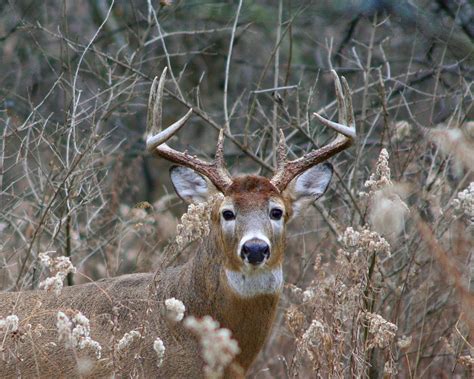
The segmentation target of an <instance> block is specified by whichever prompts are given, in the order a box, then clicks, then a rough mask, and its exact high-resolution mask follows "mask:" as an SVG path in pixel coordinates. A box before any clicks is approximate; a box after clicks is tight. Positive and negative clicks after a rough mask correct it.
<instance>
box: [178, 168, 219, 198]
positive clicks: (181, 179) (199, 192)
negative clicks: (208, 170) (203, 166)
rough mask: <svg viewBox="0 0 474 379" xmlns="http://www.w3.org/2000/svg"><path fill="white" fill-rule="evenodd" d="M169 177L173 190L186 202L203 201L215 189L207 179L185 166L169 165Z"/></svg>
mask: <svg viewBox="0 0 474 379" xmlns="http://www.w3.org/2000/svg"><path fill="white" fill-rule="evenodd" d="M170 177H171V182H172V183H173V186H174V190H175V191H176V193H177V194H178V196H179V197H180V198H181V199H183V200H184V201H185V202H187V203H201V202H204V201H206V200H207V198H208V197H209V196H210V195H211V194H213V193H215V192H216V191H217V189H216V187H215V186H214V185H213V184H212V183H211V182H210V181H209V180H207V179H206V178H205V177H204V176H202V175H200V174H198V173H197V172H196V171H194V170H192V169H190V168H187V167H183V166H173V167H171V168H170Z"/></svg>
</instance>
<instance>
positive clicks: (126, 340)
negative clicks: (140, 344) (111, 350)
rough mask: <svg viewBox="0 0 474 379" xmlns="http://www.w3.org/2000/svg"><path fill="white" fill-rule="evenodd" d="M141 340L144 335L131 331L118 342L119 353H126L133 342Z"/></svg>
mask: <svg viewBox="0 0 474 379" xmlns="http://www.w3.org/2000/svg"><path fill="white" fill-rule="evenodd" d="M140 338H142V335H141V333H140V332H139V331H137V330H131V331H130V332H128V333H125V334H124V335H123V337H122V338H121V339H120V341H118V343H117V347H116V349H117V351H124V350H125V349H127V348H128V347H129V346H130V345H131V344H132V343H133V341H135V340H137V339H140Z"/></svg>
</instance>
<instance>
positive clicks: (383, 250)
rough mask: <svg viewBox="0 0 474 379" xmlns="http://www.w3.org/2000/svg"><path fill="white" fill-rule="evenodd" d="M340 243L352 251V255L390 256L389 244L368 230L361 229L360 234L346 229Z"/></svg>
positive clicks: (351, 229)
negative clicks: (373, 254) (363, 253)
mask: <svg viewBox="0 0 474 379" xmlns="http://www.w3.org/2000/svg"><path fill="white" fill-rule="evenodd" d="M340 240H341V242H342V243H343V244H344V245H345V246H346V247H347V248H352V249H354V252H353V254H354V255H359V254H361V253H362V252H365V254H372V253H375V254H386V255H390V245H389V243H388V242H387V241H386V240H385V239H384V238H383V237H381V236H380V235H379V234H378V233H377V232H374V231H371V230H370V229H368V228H364V229H362V230H361V231H360V232H358V231H356V230H354V229H353V228H352V227H348V228H347V229H346V230H345V231H344V234H343V235H342V237H340Z"/></svg>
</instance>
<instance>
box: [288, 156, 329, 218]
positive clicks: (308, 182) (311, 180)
mask: <svg viewBox="0 0 474 379" xmlns="http://www.w3.org/2000/svg"><path fill="white" fill-rule="evenodd" d="M332 172H333V168H332V165H331V164H330V163H322V164H319V165H316V166H313V167H311V168H309V169H307V170H306V171H304V172H303V173H302V174H300V175H299V176H297V177H296V178H294V179H293V180H292V181H291V182H290V184H289V185H288V187H286V189H285V190H284V191H283V193H284V195H286V196H287V197H288V198H289V199H290V200H291V202H292V208H293V209H292V210H293V214H292V216H293V217H294V216H296V215H297V214H299V213H300V212H301V211H302V210H304V209H306V207H308V206H309V205H311V204H312V203H314V202H315V201H316V200H317V199H319V198H320V197H321V196H322V195H323V194H324V192H326V190H327V189H328V186H329V183H330V182H331V178H332Z"/></svg>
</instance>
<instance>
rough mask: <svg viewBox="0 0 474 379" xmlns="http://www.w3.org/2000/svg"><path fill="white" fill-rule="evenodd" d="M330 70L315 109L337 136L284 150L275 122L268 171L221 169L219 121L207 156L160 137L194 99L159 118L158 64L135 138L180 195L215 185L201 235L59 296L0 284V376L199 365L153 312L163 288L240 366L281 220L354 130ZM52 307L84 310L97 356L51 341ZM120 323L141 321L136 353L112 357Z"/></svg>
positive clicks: (312, 194)
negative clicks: (232, 348)
mask: <svg viewBox="0 0 474 379" xmlns="http://www.w3.org/2000/svg"><path fill="white" fill-rule="evenodd" d="M332 75H333V77H334V83H335V88H336V98H337V106H338V117H339V119H338V122H335V121H331V120H328V119H326V118H324V117H323V116H321V115H319V114H318V113H314V116H315V117H316V118H317V120H319V122H321V123H322V124H323V125H325V126H327V127H329V128H331V129H332V130H334V131H336V132H337V137H336V138H335V139H334V140H333V141H332V142H330V143H329V144H327V145H325V146H323V147H321V148H319V149H315V150H312V151H310V152H308V153H306V154H304V155H303V156H302V157H300V158H297V159H294V160H288V158H287V146H286V140H285V135H284V133H283V131H281V130H280V138H279V144H278V150H277V165H276V169H275V172H274V175H273V177H272V178H270V179H269V178H266V177H263V176H259V175H252V174H246V175H239V176H234V177H233V176H231V175H230V174H229V171H228V170H227V168H226V165H225V160H224V151H223V148H224V129H221V130H220V133H219V137H218V140H217V145H216V152H215V159H214V160H213V161H212V162H207V161H204V160H201V159H200V158H198V157H196V156H192V155H190V154H188V153H187V152H186V151H185V152H181V151H178V150H175V149H173V148H172V147H170V146H169V145H168V144H167V142H168V141H169V140H170V138H171V137H173V136H175V135H176V134H177V132H178V131H179V130H180V129H181V128H182V127H183V126H184V125H185V123H186V121H187V120H188V119H189V118H190V116H191V114H192V112H193V109H190V110H189V111H188V112H187V113H186V114H185V115H184V116H183V117H182V118H180V119H179V120H178V121H177V122H175V123H174V124H172V125H171V126H168V127H166V128H164V129H163V128H162V125H161V124H162V102H163V89H164V85H165V80H166V69H165V70H164V71H163V72H162V74H161V76H160V78H159V79H158V78H155V80H154V81H153V84H152V86H151V91H150V96H149V102H148V116H147V134H146V136H147V137H146V149H147V151H148V152H149V153H151V154H153V155H156V156H158V157H161V158H164V159H166V160H168V161H170V162H171V163H173V164H174V165H173V166H172V167H171V169H170V177H171V181H172V183H173V186H174V189H175V191H176V193H177V194H178V196H179V197H180V198H181V199H183V200H184V201H185V202H186V203H202V202H206V201H207V200H208V199H209V198H210V197H211V196H214V198H216V197H215V195H216V194H217V195H219V196H218V197H217V199H218V200H217V201H215V202H214V203H213V206H212V210H211V213H210V217H209V230H210V231H209V235H208V236H207V237H206V238H204V239H203V240H202V241H200V242H199V243H198V244H197V246H196V249H195V253H194V254H192V255H191V256H190V257H189V259H187V260H186V262H185V263H183V264H182V265H177V266H172V267H168V268H163V269H160V268H158V270H156V272H154V273H134V274H128V275H122V276H118V277H113V278H107V279H102V280H98V281H95V282H90V283H87V284H81V285H74V286H69V287H65V288H63V289H62V291H61V293H60V294H59V295H58V296H54V295H53V294H51V293H49V292H46V291H41V290H32V291H20V292H8V293H6V292H4V293H1V294H0V318H2V317H5V316H7V315H12V314H14V315H17V316H18V318H19V320H20V327H19V329H18V331H17V333H15V334H12V333H11V335H8V336H7V335H6V334H5V333H4V335H3V336H2V332H1V329H0V376H2V377H4V378H6V377H19V376H21V377H25V378H26V377H41V378H43V377H44V378H51V377H104V376H111V375H112V374H116V373H119V374H120V375H122V374H123V375H127V376H128V375H133V376H139V377H163V378H200V377H203V359H202V357H201V353H200V348H199V345H198V343H197V342H196V339H195V338H194V337H193V336H192V335H191V334H190V333H189V331H187V330H185V328H183V327H182V326H181V325H180V324H174V325H170V323H169V322H168V321H166V319H165V317H163V302H164V301H165V300H166V299H169V298H172V297H174V298H176V299H179V300H181V301H182V302H183V303H184V304H185V307H186V315H193V316H195V317H204V316H206V315H209V316H211V317H212V318H213V319H214V320H216V321H218V322H219V324H220V326H221V327H224V328H227V329H228V330H230V331H231V333H232V338H233V339H235V340H236V341H237V343H238V345H239V348H240V353H239V354H238V355H237V356H236V357H235V359H234V362H233V364H232V365H230V366H228V368H227V369H226V371H225V372H224V377H226V378H243V377H245V374H246V373H247V372H248V370H249V368H250V367H251V365H252V363H253V362H254V361H255V359H256V357H257V355H258V354H259V352H260V351H261V350H262V348H263V346H264V344H265V341H266V340H267V338H268V336H269V334H270V331H271V329H272V324H273V323H274V320H275V315H276V312H277V305H278V302H279V299H280V296H281V294H282V289H283V284H284V279H283V266H284V264H283V263H284V260H285V241H286V229H287V224H288V222H289V221H290V220H291V219H293V218H295V217H296V216H297V215H298V214H300V213H301V212H302V211H303V210H304V209H306V208H307V207H308V206H310V205H311V204H312V203H314V202H315V201H316V200H317V199H319V198H320V197H321V196H322V195H323V194H324V193H325V191H326V190H327V188H328V186H329V183H330V181H331V178H332V175H333V167H332V165H331V164H330V163H328V162H327V160H328V159H329V158H330V157H332V156H334V155H335V154H337V153H339V152H341V151H343V150H345V149H347V148H348V147H349V146H351V145H352V144H353V142H354V141H355V138H356V129H355V121H354V114H353V109H352V101H351V93H350V89H349V86H348V84H347V82H346V80H345V79H344V78H342V84H341V80H340V79H339V77H338V75H337V74H336V72H335V71H332ZM58 311H63V312H65V313H67V312H73V311H74V312H76V311H80V312H81V313H82V314H83V315H85V316H86V317H88V318H89V320H90V330H91V332H90V335H91V337H92V338H93V339H94V340H95V341H97V342H98V343H100V345H101V347H102V358H100V359H96V358H91V357H90V356H89V355H90V354H89V355H87V354H88V353H87V352H86V351H83V350H75V349H72V348H70V347H67V346H66V345H65V344H64V343H61V342H60V341H58V332H57V328H56V323H57V313H58ZM69 314H71V313H69ZM37 325H40V326H41V328H39V330H38V328H37V327H35V326H37ZM130 330H140V331H141V334H142V336H143V338H142V339H141V340H140V346H139V348H137V349H138V350H137V351H138V353H136V354H132V356H131V357H129V358H124V359H123V360H121V361H120V360H118V359H117V358H114V353H113V349H114V344H115V343H116V341H117V339H118V338H120V336H121V335H123V334H124V333H125V332H128V331H130ZM157 337H159V338H161V339H162V341H163V343H164V346H165V348H166V351H165V355H164V360H163V362H162V364H161V365H159V364H158V362H157V360H158V358H157V355H156V353H155V352H154V351H153V348H152V344H153V341H154V340H155V338H157ZM2 341H3V342H2ZM236 367H237V368H236Z"/></svg>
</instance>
